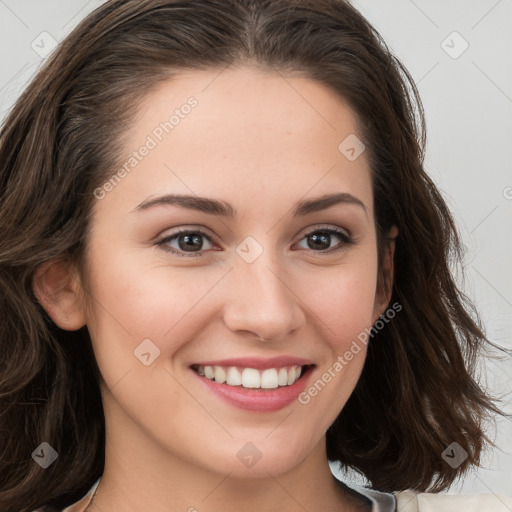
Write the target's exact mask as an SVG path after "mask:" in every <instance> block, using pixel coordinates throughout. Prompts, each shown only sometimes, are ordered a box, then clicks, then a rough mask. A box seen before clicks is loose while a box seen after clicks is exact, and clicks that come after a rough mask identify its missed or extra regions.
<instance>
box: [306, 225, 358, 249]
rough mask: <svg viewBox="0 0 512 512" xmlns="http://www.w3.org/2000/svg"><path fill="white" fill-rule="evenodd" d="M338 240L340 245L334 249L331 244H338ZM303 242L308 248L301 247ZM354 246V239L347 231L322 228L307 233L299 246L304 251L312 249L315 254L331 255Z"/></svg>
mask: <svg viewBox="0 0 512 512" xmlns="http://www.w3.org/2000/svg"><path fill="white" fill-rule="evenodd" d="M336 240H338V244H337V245H335V246H334V248H333V246H332V245H331V244H332V243H333V242H336ZM303 241H304V242H305V244H306V247H304V245H302V246H301V243H302V242H303ZM353 244H354V240H353V238H352V237H351V236H350V235H349V234H348V233H346V232H345V231H342V230H340V229H335V228H321V229H316V230H314V231H310V232H309V233H306V235H304V238H302V240H301V242H299V244H298V245H299V246H301V247H303V248H304V249H311V250H313V251H314V252H326V253H330V252H334V251H337V250H340V249H343V248H345V247H346V246H348V245H353Z"/></svg>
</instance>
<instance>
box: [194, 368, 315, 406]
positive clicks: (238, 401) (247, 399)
mask: <svg viewBox="0 0 512 512" xmlns="http://www.w3.org/2000/svg"><path fill="white" fill-rule="evenodd" d="M313 369H314V366H310V367H309V368H307V369H306V372H305V373H304V374H303V375H302V376H301V378H300V379H299V380H298V381H297V382H294V383H293V384H291V385H290V386H283V387H279V388H274V389H261V388H260V389H247V388H243V387H242V386H229V385H228V384H219V383H218V382H215V381H214V380H210V379H207V378H206V377H202V376H200V375H198V374H197V373H196V372H194V371H193V370H192V371H193V372H194V375H195V376H196V377H197V378H198V379H200V380H201V382H202V383H203V385H205V386H206V387H207V388H208V389H209V390H210V391H212V392H213V393H215V394H216V395H217V396H219V397H220V398H222V399H223V400H224V401H225V402H228V403H229V404H231V405H234V406H235V407H238V408H239V409H245V410H248V411H259V412H273V411H278V410H280V409H283V408H284V407H286V406H287V405H290V404H291V403H292V402H293V401H294V400H297V398H298V396H299V395H300V394H301V393H302V391H304V388H305V387H306V381H307V379H308V377H309V375H310V374H311V372H312V371H313Z"/></svg>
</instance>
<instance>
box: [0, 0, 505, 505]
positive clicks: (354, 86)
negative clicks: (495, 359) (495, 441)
mask: <svg viewBox="0 0 512 512" xmlns="http://www.w3.org/2000/svg"><path fill="white" fill-rule="evenodd" d="M415 108H417V110H418V117H415V115H414V112H415ZM423 134H424V121H423V117H422V110H421V103H420V101H419V98H418V96H417V91H416V89H415V87H414V84H413V83H412V81H411V79H410V77H409V75H408V74H407V72H406V70H405V69H404V68H403V67H402V66H401V65H400V63H399V62H398V61H397V60H396V59H395V58H394V57H393V56H392V55H391V54H390V52H389V51H388V50H387V48H386V46H385V44H384V43H383V42H382V41H381V39H380V37H379V35H378V34H377V33H376V31H375V30H374V29H373V28H372V27H371V26H370V25H369V24H368V23H367V22H366V20H365V19H364V18H363V17H362V16H361V15H360V14H359V13H358V12H357V11H356V10H355V9H353V8H352V7H351V6H350V5H349V4H347V3H346V2H344V1H341V0H322V1H318V0H315V1H313V0H300V1H293V2H292V1H291V0H280V1H272V2H255V1H251V0H229V1H228V0H226V1H223V2H211V1H208V0H200V1H194V2H187V1H183V2H177V1H169V0H147V1H144V2H140V1H133V0H128V1H126V0H125V1H120V0H117V1H116V0H114V1H109V2H107V3H106V4H105V5H103V6H102V7H101V8H99V9H97V10H96V11H95V12H94V13H93V14H92V15H90V16H89V17H88V18H87V19H85V20H84V21H83V22H82V23H81V24H80V26H79V27H78V28H77V29H75V30H74V31H73V33H72V34H71V35H70V36H69V37H68V38H67V39H66V40H65V41H64V42H63V43H62V44H61V45H60V47H59V48H58V49H57V50H56V52H55V53H54V55H53V56H52V57H51V58H50V59H49V61H48V62H47V63H46V65H45V67H44V68H43V69H42V70H41V71H40V73H39V74H38V75H37V76H36V77H35V78H34V80H33V81H32V83H31V84H30V85H29V87H28V88H27V89H26V91H25V92H24V93H23V94H22V96H21V98H20V99H19V101H18V102H17V104H16V106H15V107H14V109H13V111H12V112H11V114H10V115H9V117H8V118H7V120H6V122H5V125H4V127H3V129H2V133H1V146H0V161H1V162H2V167H1V169H2V170H1V172H2V174H1V180H2V199H1V204H0V209H1V216H0V218H1V227H0V234H1V236H0V240H1V252H0V254H1V256H0V258H1V260H0V261H1V267H0V268H1V273H0V275H1V278H2V287H1V288H2V296H1V297H2V312H3V313H2V324H1V327H2V329H1V332H2V336H1V341H0V343H1V346H2V351H3V353H4V354H5V355H6V356H5V358H3V363H2V364H3V366H2V372H1V375H2V380H1V386H0V389H1V393H2V395H1V396H2V400H3V403H2V406H3V410H4V414H3V415H2V420H1V421H2V431H3V432H8V434H7V437H6V442H4V446H5V450H4V455H3V457H2V462H1V464H0V477H1V481H2V489H1V491H0V508H1V509H2V510H6V511H17V512H18V511H23V512H25V511H32V510H34V509H36V508H38V509H40V510H45V511H51V510H63V509H65V510H67V511H68V512H70V511H73V512H75V511H84V510H90V511H92V510H99V511H104V512H107V511H110V510H120V511H121V510H122V511H128V510H155V511H156V510H166V511H175V510H176V511H177V510H189V511H194V510H198V511H200V512H202V511H209V510H219V509H221V510H224V511H229V510H239V509H240V508H244V509H246V510H269V511H270V510H280V511H291V510H317V509H323V510H343V511H353V510H374V511H376V510H380V511H392V510H395V509H396V510H400V511H407V510H417V509H418V507H420V510H421V509H424V510H432V507H433V506H436V507H438V509H439V510H441V507H445V508H447V507H448V508H449V509H450V510H464V511H468V510H472V509H474V510H493V511H495V510H501V509H503V510H506V509H505V508H503V507H506V506H509V505H507V498H504V497H496V496H493V495H491V496H486V497H470V498H463V497H455V498H454V497H446V496H442V495H436V494H426V493H425V492H426V491H440V490H443V489H445V488H447V487H448V486H449V484H450V483H452V482H453V481H454V480H455V479H456V478H457V477H459V476H460V475H462V474H464V473H465V472H466V471H467V470H468V469H469V468H470V467H471V466H473V465H475V464H477V463H478V461H479V457H480V453H481V450H482V448H483V446H484V444H485V443H486V441H487V440H486V438H485V435H484V433H483V429H482V425H483V421H484V419H485V418H486V417H487V416H488V415H489V413H491V412H493V413H495V412H498V411H497V409H496V407H495V405H494V404H493V403H492V401H491V400H490V398H489V397H488V396H487V395H486V393H485V391H484V390H482V389H481V388H480V387H479V385H478V383H477V382H476V381H475V379H474V376H473V368H474V363H475V360H476V357H477V355H478V353H479V351H480V349H481V348H482V347H483V346H485V344H486V343H487V341H486V339H485V336H484V334H483V333H482V332H481V330H480V328H479V327H478V325H476V324H475V322H474V321H473V320H472V318H471V316H470V312H471V306H470V305H469V304H467V303H465V302H464V300H463V296H462V294H461V293H460V292H459V291H458V289H457V287H456V285H455V284H454V281H453V279H452V276H451V274H450V271H449V264H450V261H451V257H455V258H457V257H458V249H459V246H458V239H457V234H456V230H455V227H454V223H453V220H452V218H451V216H450V213H449V211H448V209H447V207H446V205H445V203H444V201H443V199H442V198H441V196H440V194H439V192H438V191H437V189H436V187H435V186H434V184H433V183H432V182H431V181H430V180H429V178H428V176H427V175H426V174H425V172H424V170H423V166H422V158H423V148H424V136H423ZM13 338H14V339H13ZM29 455H31V456H29ZM329 461H332V462H338V463H339V464H340V465H341V467H342V468H346V469H348V468H352V469H355V470H356V471H358V472H360V473H361V474H362V475H364V476H365V477H366V478H367V480H368V481H369V485H370V486H371V488H368V489H362V488H361V489H352V488H350V487H349V486H347V485H345V484H344V483H342V482H341V481H339V480H338V479H337V478H336V477H334V476H333V475H332V473H331V471H330V468H329V464H328V462H329ZM418 493H420V494H418ZM84 495H85V496H84ZM468 500H469V501H468ZM424 507H425V508H424ZM429 507H430V508H429ZM471 507H473V508H471ZM485 507H487V508H485ZM500 507H501V508H500Z"/></svg>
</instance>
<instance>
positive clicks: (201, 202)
mask: <svg viewBox="0 0 512 512" xmlns="http://www.w3.org/2000/svg"><path fill="white" fill-rule="evenodd" d="M336 204H353V205H356V206H359V207H361V208H362V209H363V210H364V212H365V214H366V215H368V209H367V208H366V206H365V204H364V203H363V202H362V201H361V200H360V199H358V198H357V197H355V196H353V195H352V194H349V193H347V192H339V193H336V194H325V195H323V196H320V197H317V198H315V199H307V200H303V201H300V202H299V203H298V204H297V205H296V206H295V211H294V213H293V216H294V217H297V216H304V215H309V214H311V213H314V212H319V211H322V210H326V209H328V208H330V207H332V206H334V205H336ZM162 205H164V206H180V207H181V208H188V209H191V210H197V211H200V212H203V213H208V214H210V215H219V216H222V217H235V216H236V213H237V211H236V208H233V207H232V206H231V205H230V204H229V203H226V202H225V201H218V200H217V199H210V198H207V197H199V196H191V195H179V194H167V195H164V196H160V197H156V198H154V199H147V200H145V201H143V202H142V203H141V204H139V206H137V207H136V208H135V209H134V210H133V211H144V210H148V209H149V208H152V207H154V206H162Z"/></svg>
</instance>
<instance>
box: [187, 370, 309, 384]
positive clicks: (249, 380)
mask: <svg viewBox="0 0 512 512" xmlns="http://www.w3.org/2000/svg"><path fill="white" fill-rule="evenodd" d="M195 370H196V372H197V373H198V374H199V375H201V376H204V377H206V378H207V379H210V380H214V381H215V382H218V383H219V384H224V383H225V384H227V385H228V386H242V387H244V388H249V389H258V388H261V389H275V388H277V387H279V386H290V385H291V384H293V383H294V382H296V381H297V380H298V379H299V377H300V374H301V367H300V366H288V367H283V368H267V369H266V370H262V371H260V370H256V369H255V368H237V367H235V366H230V367H223V366H198V367H196V369H195Z"/></svg>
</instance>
